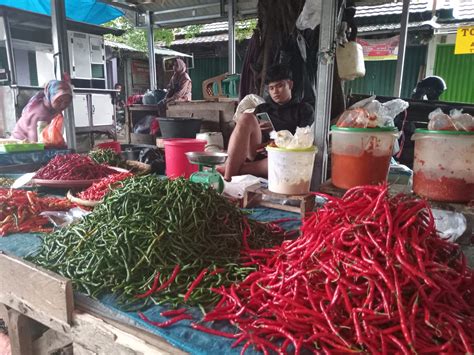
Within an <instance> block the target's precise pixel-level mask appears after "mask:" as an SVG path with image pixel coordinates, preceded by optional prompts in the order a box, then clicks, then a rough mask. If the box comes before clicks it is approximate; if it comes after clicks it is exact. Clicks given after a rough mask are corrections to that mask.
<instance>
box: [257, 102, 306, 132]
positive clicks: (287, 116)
mask: <svg viewBox="0 0 474 355" xmlns="http://www.w3.org/2000/svg"><path fill="white" fill-rule="evenodd" d="M261 112H266V113H268V115H269V116H270V119H271V120H272V123H273V126H274V127H275V130H276V131H281V130H284V129H286V130H288V131H290V132H291V133H293V134H294V133H295V131H296V127H306V126H311V125H312V124H313V121H314V110H313V107H312V106H311V105H309V104H308V103H306V102H297V101H296V100H291V101H289V102H287V103H286V104H283V105H279V104H277V103H275V102H274V101H273V100H272V99H271V98H268V99H267V102H265V103H263V104H260V105H258V106H257V107H256V108H255V111H254V114H257V113H261Z"/></svg>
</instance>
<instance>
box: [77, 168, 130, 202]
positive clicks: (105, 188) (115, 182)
mask: <svg viewBox="0 0 474 355" xmlns="http://www.w3.org/2000/svg"><path fill="white" fill-rule="evenodd" d="M131 176H133V174H132V173H128V172H125V173H119V174H115V175H110V176H107V177H105V178H103V179H102V180H100V181H98V182H96V183H94V184H93V185H92V186H91V187H89V188H88V189H87V190H85V191H82V192H81V193H79V194H78V197H79V198H82V199H83V200H88V201H100V200H102V199H103V198H104V196H105V195H106V194H107V192H109V191H110V189H112V188H116V187H122V183H121V181H123V180H125V179H127V178H129V177H131Z"/></svg>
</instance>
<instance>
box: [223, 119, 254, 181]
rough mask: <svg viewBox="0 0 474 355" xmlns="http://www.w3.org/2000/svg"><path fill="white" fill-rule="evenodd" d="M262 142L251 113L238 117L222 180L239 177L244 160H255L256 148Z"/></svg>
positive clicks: (231, 137) (230, 141)
mask: <svg viewBox="0 0 474 355" xmlns="http://www.w3.org/2000/svg"><path fill="white" fill-rule="evenodd" d="M261 141H262V132H261V131H260V126H259V124H258V121H257V118H256V117H255V116H254V115H253V114H251V113H244V114H242V115H241V116H240V117H239V120H238V121H237V125H236V126H235V128H234V131H233V132H232V135H231V136H230V140H229V147H228V149H227V154H228V155H229V157H228V158H227V163H226V166H225V173H224V179H225V180H226V181H230V180H231V179H232V176H236V175H239V174H240V173H241V172H240V170H241V168H242V165H243V164H244V162H245V159H247V158H248V159H249V160H253V159H255V155H256V150H257V146H258V145H259V144H260V142H261Z"/></svg>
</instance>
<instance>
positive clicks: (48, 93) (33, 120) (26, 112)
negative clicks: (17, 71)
mask: <svg viewBox="0 0 474 355" xmlns="http://www.w3.org/2000/svg"><path fill="white" fill-rule="evenodd" d="M63 95H70V96H71V97H72V96H73V95H72V87H71V84H69V82H68V81H61V80H51V81H50V82H49V83H48V84H47V85H46V87H45V88H44V90H43V91H40V92H38V93H37V94H36V95H35V96H33V97H32V98H31V99H30V101H28V104H27V105H26V106H25V107H24V108H23V111H22V113H21V117H20V119H19V120H18V122H17V123H16V125H15V128H14V129H13V132H12V137H14V138H17V139H29V140H31V141H32V142H36V141H37V140H38V137H37V134H36V124H37V122H38V121H44V122H47V123H50V122H51V120H52V119H53V117H54V116H56V115H57V114H58V113H59V112H56V111H55V110H54V109H53V105H52V104H53V102H54V101H55V100H57V99H58V98H59V97H61V96H63Z"/></svg>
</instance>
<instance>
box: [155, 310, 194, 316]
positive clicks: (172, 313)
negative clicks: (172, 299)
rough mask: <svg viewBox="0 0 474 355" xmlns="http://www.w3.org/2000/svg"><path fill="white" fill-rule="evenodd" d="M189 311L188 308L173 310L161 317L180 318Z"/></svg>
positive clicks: (162, 313)
mask: <svg viewBox="0 0 474 355" xmlns="http://www.w3.org/2000/svg"><path fill="white" fill-rule="evenodd" d="M187 311H188V310H187V309H186V308H179V309H172V310H169V311H164V312H161V313H160V315H161V316H163V317H173V316H179V315H180V314H183V313H186V312H187Z"/></svg>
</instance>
